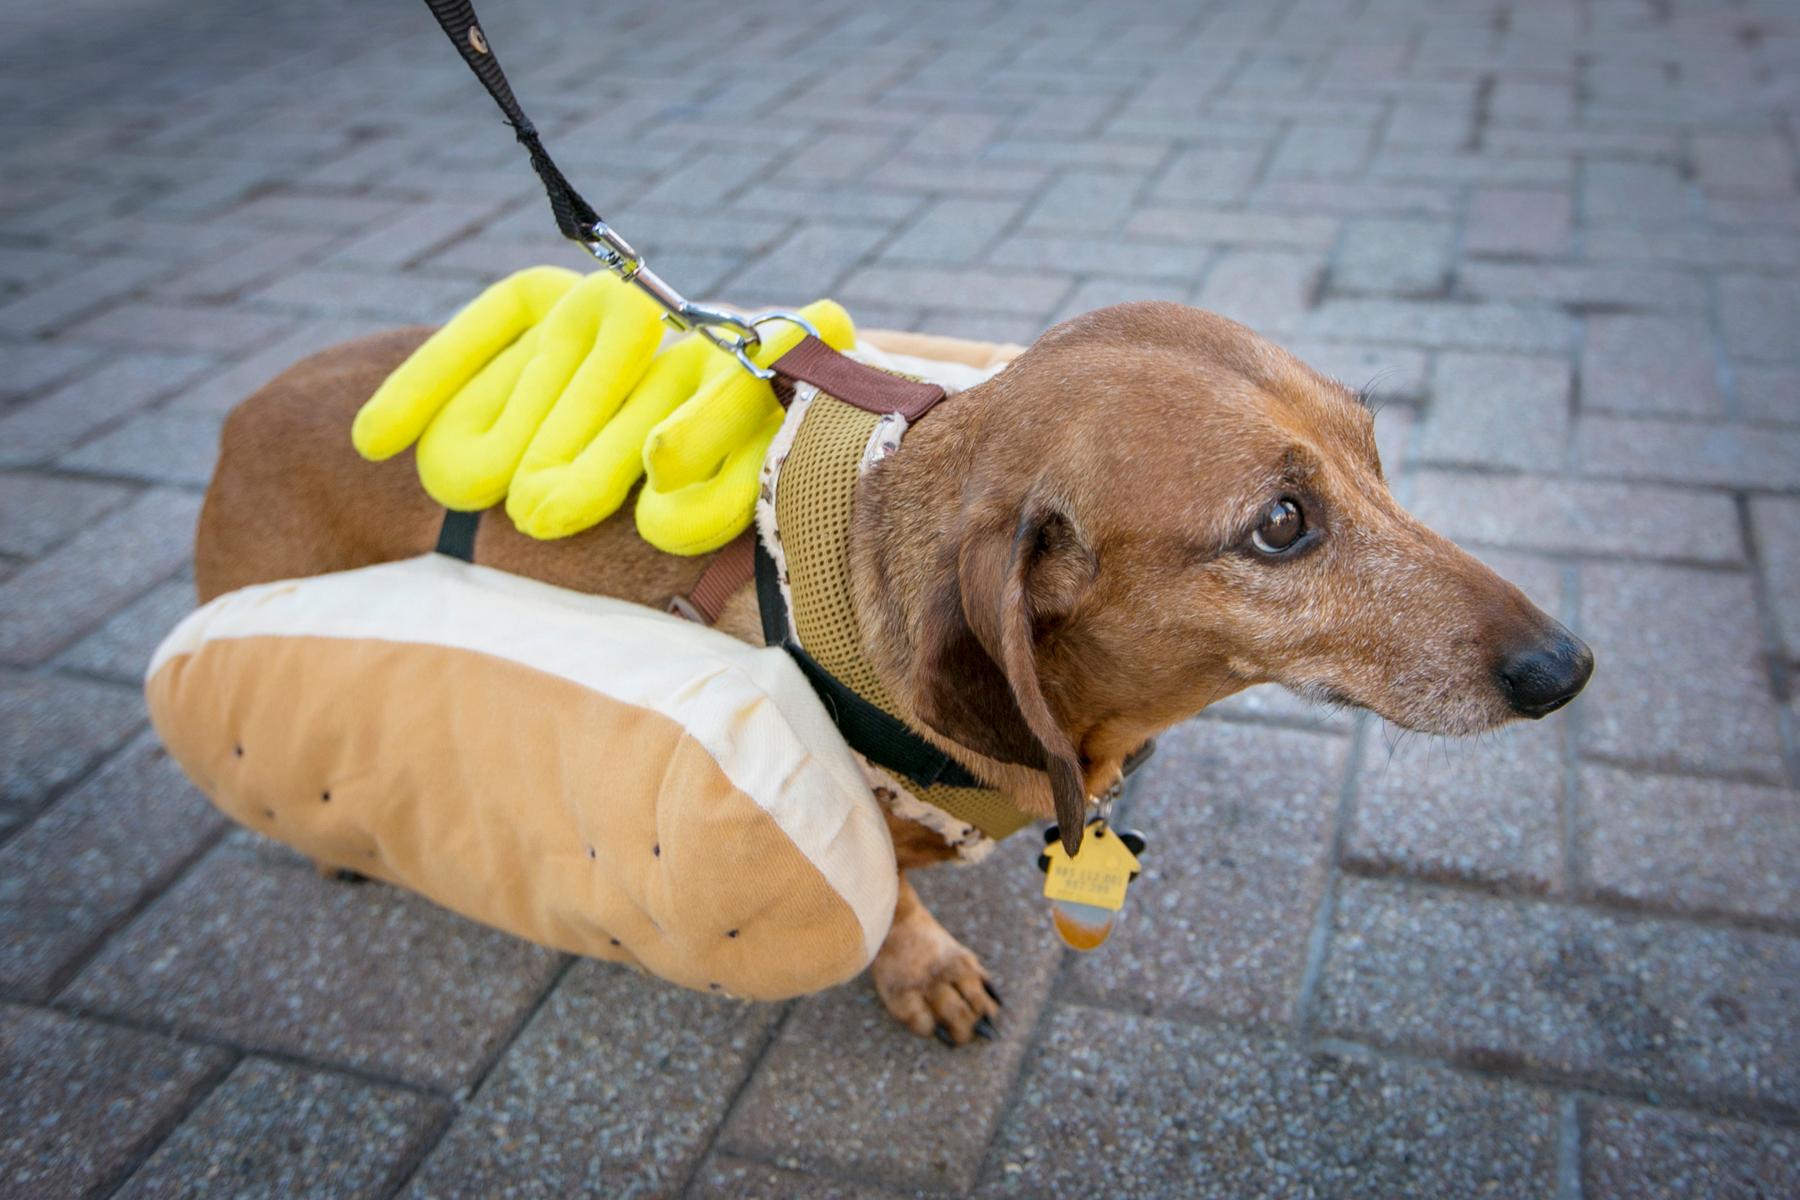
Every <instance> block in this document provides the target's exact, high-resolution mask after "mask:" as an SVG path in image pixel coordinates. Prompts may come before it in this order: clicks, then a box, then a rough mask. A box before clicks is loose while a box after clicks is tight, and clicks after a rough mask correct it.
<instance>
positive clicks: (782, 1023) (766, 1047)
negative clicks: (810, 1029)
mask: <svg viewBox="0 0 1800 1200" xmlns="http://www.w3.org/2000/svg"><path fill="white" fill-rule="evenodd" d="M796 1007H798V1003H797V1002H796V1001H792V1000H789V1001H786V1002H784V1003H783V1005H782V1009H781V1015H780V1016H778V1017H776V1018H775V1019H774V1020H773V1021H771V1022H769V1027H768V1029H766V1030H764V1031H763V1038H762V1041H761V1043H759V1044H758V1045H757V1047H756V1051H755V1053H753V1054H752V1055H751V1056H750V1060H749V1061H748V1062H747V1063H745V1064H744V1073H743V1075H742V1076H741V1077H740V1078H739V1079H738V1081H737V1086H736V1087H734V1088H732V1089H731V1098H730V1099H729V1100H727V1101H726V1102H725V1111H724V1112H722V1113H720V1114H719V1119H718V1121H717V1122H716V1123H714V1125H713V1127H712V1136H710V1137H708V1138H707V1139H706V1145H704V1146H702V1147H701V1148H700V1152H699V1153H698V1154H696V1155H694V1163H693V1165H692V1166H691V1167H689V1168H688V1172H687V1174H686V1176H684V1177H683V1178H682V1180H681V1183H680V1185H679V1186H678V1187H676V1188H675V1189H674V1194H675V1195H679V1196H687V1195H690V1194H691V1193H692V1192H693V1190H694V1187H695V1185H696V1184H697V1183H699V1181H700V1173H701V1172H702V1171H703V1170H704V1169H705V1167H706V1164H707V1163H708V1162H710V1161H712V1159H713V1158H714V1156H715V1155H717V1154H718V1153H719V1139H720V1138H721V1137H723V1136H724V1135H725V1130H726V1129H727V1128H729V1127H730V1125H731V1121H732V1118H733V1117H735V1116H736V1115H737V1112H738V1109H739V1108H740V1107H741V1106H742V1105H743V1103H744V1097H745V1095H747V1094H748V1093H749V1091H750V1085H751V1084H752V1083H753V1082H754V1081H755V1079H756V1073H757V1071H759V1070H761V1069H762V1064H763V1060H764V1059H765V1058H767V1057H768V1055H769V1051H770V1050H771V1049H772V1048H773V1047H774V1045H775V1042H776V1040H777V1039H778V1038H780V1036H781V1033H782V1031H783V1030H785V1029H786V1028H787V1024H788V1021H789V1020H790V1019H792V1017H793V1015H794V1009H795V1008H796ZM773 1165H779V1164H773Z"/></svg>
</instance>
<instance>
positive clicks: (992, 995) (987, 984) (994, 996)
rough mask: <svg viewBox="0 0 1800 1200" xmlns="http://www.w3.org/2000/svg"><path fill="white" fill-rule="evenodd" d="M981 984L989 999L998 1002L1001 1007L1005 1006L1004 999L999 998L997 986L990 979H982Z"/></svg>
mask: <svg viewBox="0 0 1800 1200" xmlns="http://www.w3.org/2000/svg"><path fill="white" fill-rule="evenodd" d="M981 986H982V988H983V989H984V990H986V992H987V994H988V998H989V999H991V1000H992V1001H993V1002H994V1003H995V1004H998V1005H999V1006H1000V1007H1001V1008H1005V1007H1006V1001H1004V1000H1002V999H1001V998H1000V991H999V989H998V988H996V987H995V986H994V984H993V981H992V980H989V979H983V980H982V981H981Z"/></svg>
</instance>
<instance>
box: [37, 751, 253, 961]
mask: <svg viewBox="0 0 1800 1200" xmlns="http://www.w3.org/2000/svg"><path fill="white" fill-rule="evenodd" d="M120 753H123V748H121V750H120ZM231 829H232V827H231V826H230V825H227V824H221V825H220V826H219V827H218V828H217V829H216V830H214V831H213V832H212V833H211V834H209V835H208V836H206V837H204V838H202V839H200V841H199V843H198V844H196V845H195V846H194V848H193V850H191V851H190V852H189V853H188V854H187V855H186V856H184V857H183V858H182V859H181V860H180V861H179V862H177V863H176V864H175V866H174V867H172V868H171V869H170V870H168V871H167V872H165V873H164V874H163V875H162V876H161V877H159V878H158V879H155V880H152V881H151V883H150V884H149V885H148V886H146V887H145V889H144V892H143V894H142V895H140V896H139V897H138V898H137V900H136V902H134V903H133V904H131V905H129V906H128V907H127V908H126V909H125V910H124V911H123V912H120V913H118V914H117V915H115V916H114V917H113V919H112V920H110V921H108V922H107V923H106V924H105V925H104V926H102V927H101V928H100V929H99V930H98V931H97V932H95V934H94V935H93V936H92V937H91V938H89V939H88V941H87V942H86V943H85V944H84V945H83V946H82V948H81V950H80V951H79V952H78V953H76V954H75V955H74V957H72V958H71V959H70V960H69V961H68V962H66V963H64V964H63V965H62V966H61V967H59V968H58V969H57V970H56V971H55V972H54V973H53V974H52V975H51V976H50V979H49V981H48V982H47V983H46V984H45V986H44V994H45V995H47V996H52V997H54V996H57V995H60V994H61V993H62V992H63V991H64V989H66V988H67V987H68V986H69V985H70V984H71V983H73V982H74V981H75V977H76V976H77V975H80V974H81V972H82V971H84V970H86V969H87V966H88V964H89V963H91V962H93V961H94V959H95V958H97V957H98V956H99V955H100V954H101V952H102V951H104V950H105V949H106V946H107V944H108V943H109V942H111V941H112V940H113V938H115V937H117V936H118V935H119V934H120V933H122V932H123V931H124V930H125V929H126V928H127V927H129V926H130V925H131V924H132V922H134V921H136V920H137V919H138V917H139V916H140V915H142V914H143V912H144V910H145V909H147V908H149V907H150V906H151V905H152V904H155V903H156V902H157V901H158V900H161V899H162V898H163V897H164V896H166V895H168V893H169V889H170V888H172V887H174V886H175V885H176V884H178V883H180V882H181V881H182V879H184V878H186V876H187V874H188V872H189V871H191V870H193V868H194V866H195V864H196V863H198V862H199V861H200V860H201V859H203V858H205V857H206V856H207V855H208V854H210V853H211V852H212V850H213V848H214V847H215V846H217V845H218V844H219V843H220V842H222V841H224V840H225V836H226V835H227V834H228V833H230V832H231Z"/></svg>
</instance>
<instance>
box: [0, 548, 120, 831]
mask: <svg viewBox="0 0 1800 1200" xmlns="http://www.w3.org/2000/svg"><path fill="white" fill-rule="evenodd" d="M15 578H17V577H16V576H15ZM9 582H10V581H9ZM143 723H144V702H143V700H142V699H141V698H140V696H139V694H138V690H137V689H136V688H124V687H111V686H108V685H106V684H100V683H88V682H86V681H84V680H77V679H63V678H58V677H56V676H49V675H25V674H21V673H19V672H16V671H4V670H0V807H10V808H13V809H16V810H24V811H30V810H31V809H33V808H35V807H36V806H37V804H38V802H39V801H40V800H41V799H42V798H43V797H44V795H45V793H47V792H50V791H52V790H54V789H56V788H58V787H60V786H62V785H63V784H65V783H67V782H68V781H69V780H71V779H74V778H75V777H76V776H77V775H80V774H81V773H82V772H83V771H85V770H86V769H87V768H88V767H89V766H91V765H93V763H95V762H96V761H98V759H99V758H100V757H101V755H103V754H105V753H106V752H107V751H108V750H111V749H112V748H113V747H115V746H117V745H118V744H119V743H121V742H123V741H124V740H125V738H126V737H127V736H128V735H129V734H130V733H131V732H132V731H133V730H134V729H136V728H138V727H139V726H140V725H142V724H143Z"/></svg>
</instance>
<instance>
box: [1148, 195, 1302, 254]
mask: <svg viewBox="0 0 1800 1200" xmlns="http://www.w3.org/2000/svg"><path fill="white" fill-rule="evenodd" d="M1125 232H1127V233H1129V234H1131V235H1133V236H1136V237H1144V238H1157V239H1163V240H1167V241H1172V242H1188V241H1191V240H1196V239H1197V240H1199V241H1203V242H1210V243H1213V244H1216V245H1228V246H1257V247H1267V248H1270V249H1287V250H1320V251H1323V250H1329V249H1330V248H1331V244H1332V243H1333V242H1334V241H1336V240H1337V234H1338V222H1337V221H1334V220H1332V219H1331V218H1329V217H1319V216H1308V215H1304V214H1300V213H1269V212H1257V211H1254V210H1252V211H1245V210H1241V209H1230V208H1196V207H1194V206H1193V205H1182V206H1180V207H1176V208H1145V209H1139V210H1138V211H1137V212H1135V213H1133V214H1132V216H1131V219H1130V220H1129V221H1127V222H1126V224H1125Z"/></svg>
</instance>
